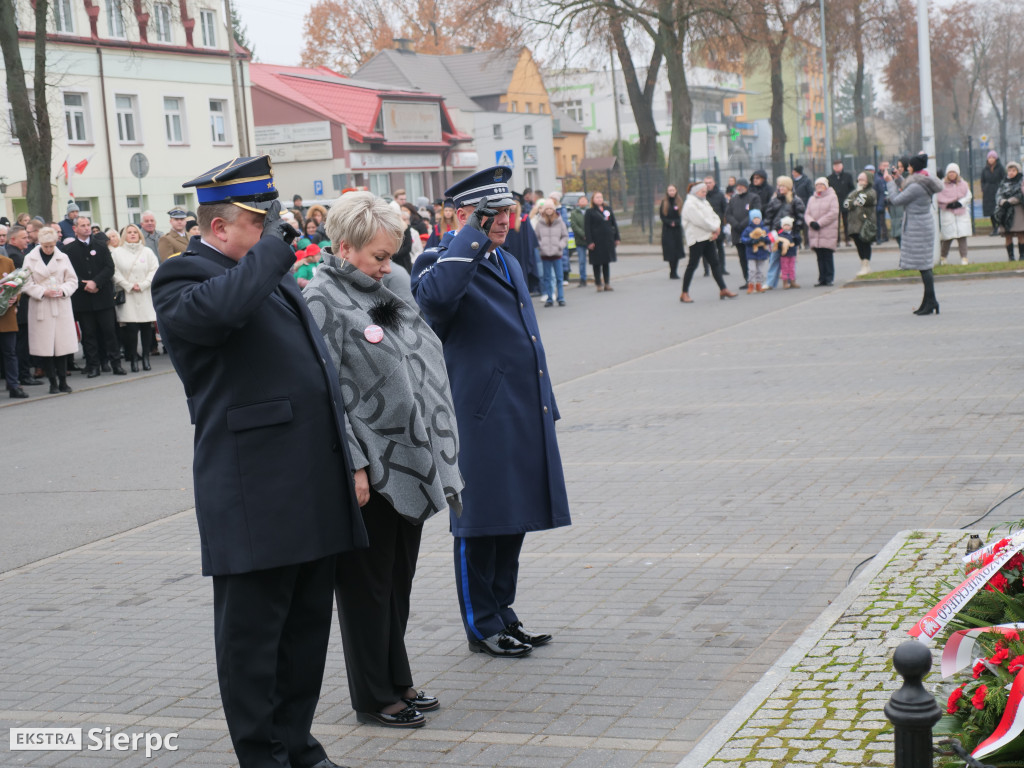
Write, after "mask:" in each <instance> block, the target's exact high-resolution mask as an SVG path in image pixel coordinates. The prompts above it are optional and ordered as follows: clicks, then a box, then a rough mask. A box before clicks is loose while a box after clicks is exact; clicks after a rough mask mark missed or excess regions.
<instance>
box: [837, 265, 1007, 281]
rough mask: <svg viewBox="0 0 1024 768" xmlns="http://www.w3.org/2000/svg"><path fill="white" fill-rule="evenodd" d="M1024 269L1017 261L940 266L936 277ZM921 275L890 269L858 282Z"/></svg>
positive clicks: (909, 270) (859, 277) (913, 271)
mask: <svg viewBox="0 0 1024 768" xmlns="http://www.w3.org/2000/svg"><path fill="white" fill-rule="evenodd" d="M1021 269H1024V267H1022V265H1021V264H1020V262H1017V261H983V262H978V263H975V264H967V265H962V264H940V265H938V266H936V267H935V274H936V275H971V274H977V273H981V272H1017V271H1020V270H1021ZM920 274H921V273H920V272H918V271H917V270H916V269H888V270H885V271H883V272H872V273H871V274H869V275H860V276H858V277H857V278H856V280H857V282H861V283H868V282H871V281H872V280H886V279H889V278H893V277H918V276H919V275H920Z"/></svg>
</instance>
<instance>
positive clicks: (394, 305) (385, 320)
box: [369, 298, 402, 331]
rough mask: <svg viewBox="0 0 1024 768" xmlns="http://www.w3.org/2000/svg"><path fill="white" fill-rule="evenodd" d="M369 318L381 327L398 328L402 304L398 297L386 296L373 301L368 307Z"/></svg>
mask: <svg viewBox="0 0 1024 768" xmlns="http://www.w3.org/2000/svg"><path fill="white" fill-rule="evenodd" d="M369 314H370V319H371V320H372V321H373V322H374V323H375V324H376V325H379V326H380V327H381V328H387V329H388V330H389V331H395V330H398V326H399V325H400V324H401V322H402V304H401V301H400V300H399V299H393V298H387V299H379V300H377V301H375V302H374V304H373V306H372V307H370V309H369Z"/></svg>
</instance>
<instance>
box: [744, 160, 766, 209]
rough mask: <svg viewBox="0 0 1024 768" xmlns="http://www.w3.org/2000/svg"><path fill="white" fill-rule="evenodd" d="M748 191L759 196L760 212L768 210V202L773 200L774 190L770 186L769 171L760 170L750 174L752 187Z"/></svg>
mask: <svg viewBox="0 0 1024 768" xmlns="http://www.w3.org/2000/svg"><path fill="white" fill-rule="evenodd" d="M747 191H748V192H753V193H754V194H755V195H757V202H758V205H757V207H758V209H759V210H762V211H763V210H764V209H765V208H767V207H768V201H769V200H771V199H772V188H771V187H770V186H768V171H766V170H764V168H758V169H757V170H756V171H754V172H753V173H752V174H750V187H749V189H748V190H747Z"/></svg>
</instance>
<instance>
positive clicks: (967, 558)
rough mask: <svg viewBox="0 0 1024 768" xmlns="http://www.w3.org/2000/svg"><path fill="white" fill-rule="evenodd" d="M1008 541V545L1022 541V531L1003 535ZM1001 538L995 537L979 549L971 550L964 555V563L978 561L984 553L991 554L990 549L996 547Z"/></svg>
mask: <svg viewBox="0 0 1024 768" xmlns="http://www.w3.org/2000/svg"><path fill="white" fill-rule="evenodd" d="M1004 538H1005V539H1006V540H1007V541H1008V542H1009V546H1011V547H1013V546H1016V545H1017V543H1018V542H1021V541H1024V533H1018V534H1016V535H1014V536H1006V537H1004ZM1002 540H1003V539H996V540H995V541H993V542H992V543H991V544H986V545H985V546H984V547H982V548H981V549H976V550H974V551H973V552H971V553H969V554H966V555H964V557H963V561H964V562H965V563H980V562H981V561H982V559H983V558H984V557H985V555H990V554H992V551H993V550H994V549H995V548H996V546H997V545H998V544H999V542H1000V541H1002Z"/></svg>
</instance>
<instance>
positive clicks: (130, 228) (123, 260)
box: [110, 224, 160, 373]
mask: <svg viewBox="0 0 1024 768" xmlns="http://www.w3.org/2000/svg"><path fill="white" fill-rule="evenodd" d="M110 255H111V257H112V258H113V259H114V284H115V285H116V286H117V288H118V289H120V290H123V291H124V304H118V305H117V306H116V307H115V310H116V311H117V323H118V325H119V326H120V331H121V344H122V345H123V346H124V349H125V355H126V356H127V358H128V363H129V364H130V365H131V367H132V372H133V373H134V372H138V370H139V360H140V357H139V334H140V333H141V334H142V357H141V360H142V370H144V371H148V370H151V368H152V367H151V366H150V364H149V350H151V349H152V348H153V323H155V322H156V310H155V309H153V294H152V291H151V290H150V286H151V285H152V283H153V275H155V274H156V270H157V267H159V266H160V260H159V259H157V257H156V254H155V253H153V251H151V250H150V249H149V248H147V247H146V244H145V242H144V240H143V237H142V230H141V229H139V228H138V227H137V226H135V225H134V224H128V225H127V226H125V228H124V229H122V230H121V245H120V246H118V247H117V248H113V249H111V251H110Z"/></svg>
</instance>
